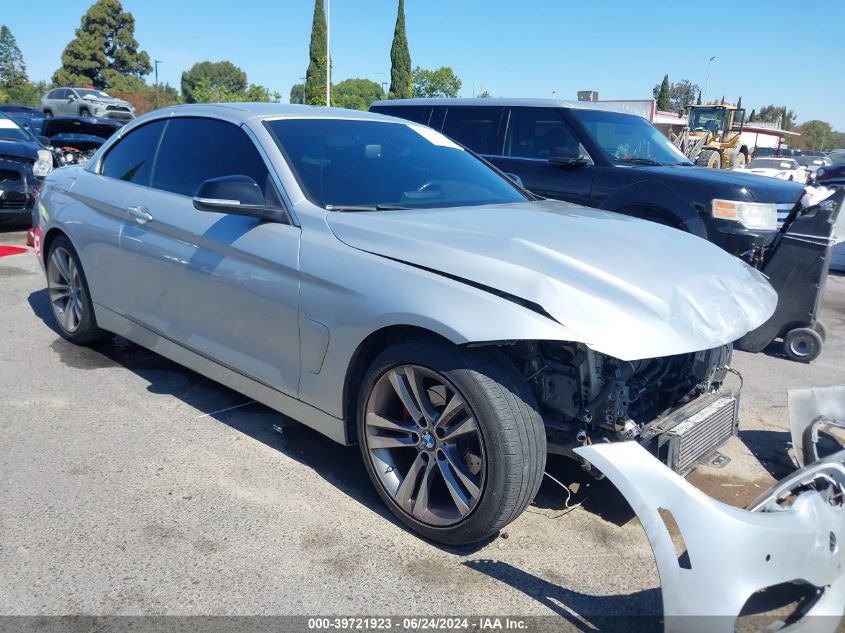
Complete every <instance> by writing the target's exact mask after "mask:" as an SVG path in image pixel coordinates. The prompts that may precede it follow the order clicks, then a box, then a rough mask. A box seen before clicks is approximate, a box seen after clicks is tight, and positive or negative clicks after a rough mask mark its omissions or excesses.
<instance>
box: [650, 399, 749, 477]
mask: <svg viewBox="0 0 845 633" xmlns="http://www.w3.org/2000/svg"><path fill="white" fill-rule="evenodd" d="M738 413H739V399H738V397H737V396H736V395H735V394H733V393H726V394H712V395H710V396H704V397H703V398H700V399H699V400H697V401H695V402H692V403H690V405H687V407H684V408H683V409H681V410H679V411H676V412H675V413H674V414H673V415H671V416H670V417H669V419H667V420H664V421H662V422H661V424H660V425H659V431H662V432H660V434H659V435H658V436H657V454H658V457H660V458H661V459H662V461H664V462H665V463H666V465H667V466H669V468H671V469H672V470H674V471H675V472H676V473H678V474H680V475H686V474H687V473H688V472H689V471H691V470H692V469H693V468H695V467H696V466H697V465H698V464H700V463H701V462H702V461H703V460H705V459H706V458H707V457H710V456H711V455H712V454H713V453H715V452H716V450H717V449H718V448H719V447H720V446H722V445H723V444H724V443H725V442H727V441H728V440H729V439H730V438H731V437H732V436H733V435H736V432H737V423H738ZM656 430H657V429H656Z"/></svg>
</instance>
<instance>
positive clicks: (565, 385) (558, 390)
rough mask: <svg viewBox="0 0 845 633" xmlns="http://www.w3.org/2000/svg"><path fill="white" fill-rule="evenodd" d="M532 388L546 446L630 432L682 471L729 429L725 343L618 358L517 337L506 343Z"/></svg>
mask: <svg viewBox="0 0 845 633" xmlns="http://www.w3.org/2000/svg"><path fill="white" fill-rule="evenodd" d="M506 353H508V355H509V356H510V358H511V360H513V361H514V363H515V364H516V365H517V367H520V368H521V370H522V372H523V374H524V375H525V377H526V380H527V381H528V383H529V385H530V386H531V388H532V390H533V391H534V393H535V395H536V397H537V401H538V403H539V404H540V408H541V411H542V414H543V420H544V422H545V425H546V437H547V442H548V450H549V452H550V453H554V454H559V455H564V456H567V457H571V458H574V459H577V460H578V461H581V462H582V463H584V466H585V468H586V469H588V470H589V468H590V466H589V463H587V462H584V461H583V460H582V459H580V458H579V457H578V456H577V455H576V454H575V452H574V449H575V448H577V447H579V446H584V445H590V444H597V443H602V442H605V441H626V440H636V441H637V442H639V443H641V444H642V445H643V446H646V447H648V448H649V450H651V452H652V453H653V454H655V455H656V456H657V457H658V458H659V459H660V460H661V461H663V462H664V463H665V464H667V465H668V466H669V467H670V468H672V470H674V471H675V472H677V473H679V474H681V475H684V474H686V473H688V472H689V471H691V470H692V469H693V468H695V466H696V465H698V464H700V463H701V462H702V461H704V460H706V459H708V458H709V457H711V456H713V455H714V454H715V453H716V451H717V449H718V448H719V447H720V446H722V445H723V444H724V443H725V442H726V441H727V440H728V439H730V438H731V437H732V436H733V435H735V434H736V430H737V415H738V409H739V406H738V405H739V392H738V390H737V391H733V390H731V389H729V388H727V386H726V384H725V383H726V380H727V378H728V373H729V372H731V371H733V370H731V369H730V368H729V366H728V365H729V362H730V359H731V353H732V350H731V346H730V345H722V346H719V347H716V348H713V349H708V350H702V351H699V352H690V353H687V354H677V355H674V356H664V357H659V358H648V359H642V360H635V361H624V360H620V359H618V358H614V357H612V356H608V355H606V354H601V353H599V352H595V351H593V350H591V349H590V348H588V347H587V346H585V345H582V344H577V343H564V342H557V341H520V342H517V343H515V344H514V345H512V346H511V348H510V349H508V350H506Z"/></svg>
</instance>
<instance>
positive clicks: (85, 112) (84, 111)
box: [79, 108, 91, 119]
mask: <svg viewBox="0 0 845 633" xmlns="http://www.w3.org/2000/svg"><path fill="white" fill-rule="evenodd" d="M79 116H81V117H82V118H83V119H90V118H91V112H89V111H88V108H79Z"/></svg>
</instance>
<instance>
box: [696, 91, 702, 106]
mask: <svg viewBox="0 0 845 633" xmlns="http://www.w3.org/2000/svg"><path fill="white" fill-rule="evenodd" d="M695 105H701V90H699V91H698V98H697V99H696V100H695Z"/></svg>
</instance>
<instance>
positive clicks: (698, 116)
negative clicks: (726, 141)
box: [689, 108, 725, 133]
mask: <svg viewBox="0 0 845 633" xmlns="http://www.w3.org/2000/svg"><path fill="white" fill-rule="evenodd" d="M724 118H725V111H724V110H723V109H721V108H718V109H717V108H691V109H690V114H689V128H690V129H691V130H692V131H693V132H704V131H707V132H714V133H715V132H718V131H719V130H721V129H722V121H723V120H724Z"/></svg>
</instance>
